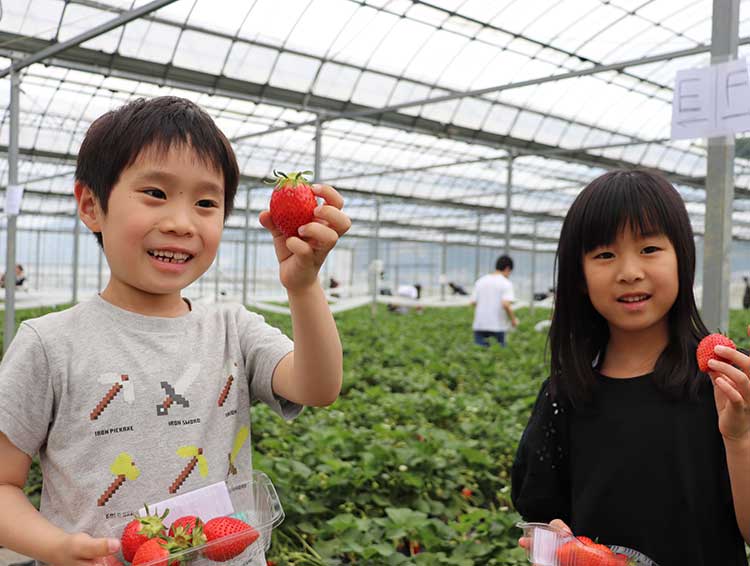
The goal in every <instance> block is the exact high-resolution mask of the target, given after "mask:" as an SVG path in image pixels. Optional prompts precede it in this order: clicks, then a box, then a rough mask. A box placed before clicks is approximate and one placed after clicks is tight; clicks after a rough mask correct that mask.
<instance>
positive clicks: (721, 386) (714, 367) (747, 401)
mask: <svg viewBox="0 0 750 566" xmlns="http://www.w3.org/2000/svg"><path fill="white" fill-rule="evenodd" d="M748 332H750V327H748ZM714 351H715V352H716V354H717V355H718V356H720V357H721V358H723V360H726V361H722V360H717V359H711V360H709V361H708V368H709V371H708V375H709V376H710V377H711V381H713V384H714V398H715V400H716V410H717V412H718V413H719V431H720V432H721V434H722V436H723V437H724V438H725V439H727V440H732V441H743V442H750V357H748V356H746V355H745V354H743V353H742V352H739V351H737V350H734V349H732V348H728V347H727V346H716V347H715V348H714Z"/></svg>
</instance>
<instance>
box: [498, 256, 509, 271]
mask: <svg viewBox="0 0 750 566" xmlns="http://www.w3.org/2000/svg"><path fill="white" fill-rule="evenodd" d="M506 267H510V268H511V269H513V260H512V259H511V258H510V256H509V255H501V256H500V257H499V258H497V261H496V262H495V269H497V270H498V271H503V270H504V269H505V268H506Z"/></svg>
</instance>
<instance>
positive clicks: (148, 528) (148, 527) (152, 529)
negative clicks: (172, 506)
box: [133, 505, 169, 538]
mask: <svg viewBox="0 0 750 566" xmlns="http://www.w3.org/2000/svg"><path fill="white" fill-rule="evenodd" d="M143 508H144V509H145V510H146V514H145V515H138V514H137V513H133V517H134V518H135V519H136V520H137V521H138V522H139V523H140V524H141V528H140V529H138V534H141V535H145V536H147V537H148V538H154V537H156V536H159V535H160V534H161V533H162V532H163V531H164V519H165V518H166V517H167V515H169V509H165V510H164V513H162V514H161V515H152V514H151V512H150V511H149V510H148V505H144V506H143Z"/></svg>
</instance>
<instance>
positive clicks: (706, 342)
mask: <svg viewBox="0 0 750 566" xmlns="http://www.w3.org/2000/svg"><path fill="white" fill-rule="evenodd" d="M716 346H727V347H729V348H732V349H733V350H736V349H737V346H735V345H734V342H732V341H731V340H730V339H729V338H727V337H726V336H724V335H723V334H709V335H708V336H706V337H705V338H704V339H703V340H701V343H700V344H698V349H697V350H696V351H695V356H696V358H697V359H698V369H700V370H701V371H702V372H707V371H708V360H711V359H714V360H722V361H726V360H724V359H723V358H721V357H720V356H718V355H717V354H716V353H715V352H714V347H716Z"/></svg>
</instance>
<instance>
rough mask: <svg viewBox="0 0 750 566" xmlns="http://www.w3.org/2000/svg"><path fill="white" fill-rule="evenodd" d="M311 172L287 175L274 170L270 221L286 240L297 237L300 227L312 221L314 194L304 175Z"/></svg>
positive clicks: (315, 202) (314, 202)
mask: <svg viewBox="0 0 750 566" xmlns="http://www.w3.org/2000/svg"><path fill="white" fill-rule="evenodd" d="M311 173H312V171H302V172H300V173H292V174H290V175H287V174H285V173H282V172H281V171H276V170H274V172H273V174H274V175H275V176H276V182H275V185H276V187H275V188H274V190H273V194H272V195H271V204H270V206H269V208H270V210H271V219H272V220H273V223H274V224H275V225H276V227H277V228H278V229H279V230H281V231H282V232H283V233H284V235H286V237H287V238H290V237H292V236H299V233H298V232H297V230H298V229H299V227H300V226H304V225H305V224H309V223H310V222H312V221H313V219H314V210H315V207H316V206H318V203H317V201H316V200H315V194H314V193H313V192H312V188H311V187H310V183H309V182H308V180H307V179H305V177H304V175H307V174H311Z"/></svg>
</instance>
